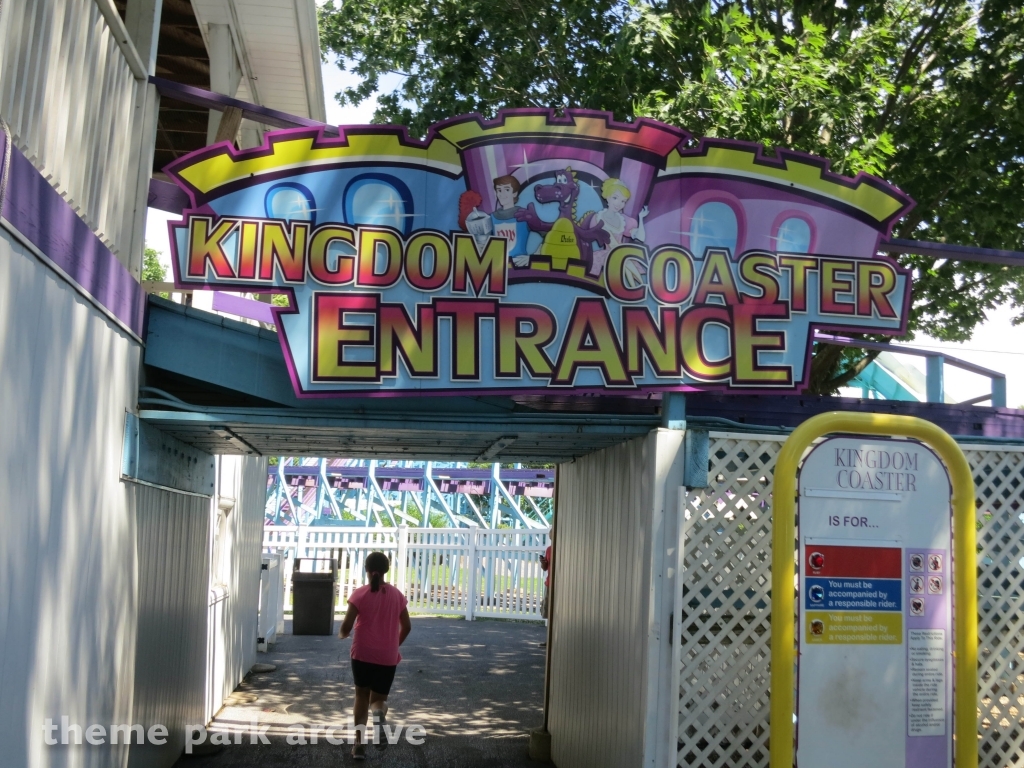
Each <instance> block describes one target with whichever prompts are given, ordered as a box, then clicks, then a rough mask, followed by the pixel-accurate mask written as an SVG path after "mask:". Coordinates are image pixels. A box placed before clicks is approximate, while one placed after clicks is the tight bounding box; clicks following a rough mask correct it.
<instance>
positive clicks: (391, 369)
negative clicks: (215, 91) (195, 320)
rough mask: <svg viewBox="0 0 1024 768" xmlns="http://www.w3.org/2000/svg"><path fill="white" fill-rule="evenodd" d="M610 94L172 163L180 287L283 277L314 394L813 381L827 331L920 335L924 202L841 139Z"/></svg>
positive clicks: (737, 387) (305, 379)
mask: <svg viewBox="0 0 1024 768" xmlns="http://www.w3.org/2000/svg"><path fill="white" fill-rule="evenodd" d="M690 138H691V137H690V135H689V134H688V133H687V132H685V131H682V130H680V129H677V128H673V127H671V126H668V125H665V124H662V123H658V122H655V121H652V120H646V119H641V120H636V121H635V122H632V123H628V124H627V123H616V122H614V121H613V120H612V119H611V117H610V115H608V114H606V113H598V112H590V111H586V110H569V111H568V113H567V114H566V115H565V116H556V115H555V114H554V113H552V112H549V111H547V110H509V111H506V112H503V113H501V114H500V115H499V117H498V118H497V119H495V120H491V121H486V120H483V119H482V118H480V117H479V116H475V115H468V116H463V117H458V118H455V119H452V120H448V121H446V122H443V123H439V124H437V125H435V126H433V127H432V128H431V130H430V131H429V133H428V134H427V137H426V139H424V140H422V141H421V140H416V139H411V138H410V137H409V136H408V135H407V133H406V132H405V130H404V129H402V128H396V127H393V126H363V127H349V128H345V129H343V130H342V132H341V135H340V136H339V137H337V138H335V137H327V136H324V135H323V133H322V132H321V131H319V130H317V129H307V128H303V129H296V130H286V131H278V132H276V133H271V134H268V136H267V139H266V143H265V144H264V145H263V146H262V147H259V148H257V149H252V150H244V151H238V150H236V149H234V147H233V146H230V145H229V144H227V143H222V144H218V145H214V146H211V147H206V148H205V149H202V150H199V151H198V152H194V153H192V154H190V155H187V156H185V157H183V158H180V159H179V160H177V161H175V162H174V163H172V164H171V165H170V166H168V168H167V169H166V170H167V173H168V174H169V175H170V176H171V178H173V179H174V180H175V181H176V182H177V183H178V184H179V185H180V186H181V187H182V188H183V189H184V190H185V191H186V192H187V193H188V195H189V196H190V199H191V202H192V207H191V208H189V209H188V210H187V211H185V214H184V219H183V220H182V221H181V222H172V223H171V224H170V234H171V238H170V239H171V250H172V256H173V259H172V261H173V264H174V274H175V282H176V283H177V285H178V286H180V287H182V288H217V289H220V290H233V291H244V292H254V293H279V294H283V295H284V296H285V297H287V306H285V307H275V308H274V319H275V322H276V325H277V328H278V330H279V336H280V339H281V343H282V345H283V348H284V353H285V359H286V362H287V364H288V367H289V371H290V374H291V377H292V381H293V384H294V387H295V390H296V392H297V394H299V395H300V396H308V397H330V396H338V395H344V394H358V393H373V394H381V393H384V394H399V393H403V392H410V391H415V392H420V393H459V392H465V391H467V390H472V391H474V392H476V393H480V392H494V393H499V392H504V393H515V392H520V393H521V392H527V391H533V392H538V391H539V392H544V391H553V390H555V391H565V390H577V391H581V390H587V391H594V392H601V391H610V390H614V391H618V392H622V391H654V390H684V391H685V390H692V389H719V390H723V389H724V390H732V391H741V392H758V391H765V390H789V391H794V390H800V389H802V388H804V387H805V386H806V384H807V376H808V364H809V360H810V350H811V345H812V338H813V331H814V329H816V328H820V329H830V330H839V331H846V332H857V331H860V332H871V333H885V334H901V333H903V332H904V330H905V328H906V322H907V312H908V308H909V306H910V275H909V272H908V271H906V270H904V269H901V268H900V267H899V266H897V265H896V264H895V262H893V261H891V260H889V259H887V258H883V257H880V256H878V255H877V249H878V246H879V244H880V242H881V240H882V239H883V238H886V237H888V236H889V233H890V230H891V228H892V225H893V224H894V223H895V222H896V221H897V220H898V219H899V218H900V216H902V215H903V214H904V213H905V212H906V211H908V210H909V209H910V207H911V206H912V205H913V203H912V202H911V200H910V199H909V198H908V197H907V196H906V195H904V194H903V193H902V192H900V191H899V190H897V189H895V188H894V187H892V186H890V185H888V184H886V183H885V182H883V181H881V180H880V179H877V178H874V177H872V176H868V175H864V174H860V175H858V176H857V177H855V178H846V177H843V176H840V175H837V174H834V173H832V172H830V171H829V170H828V163H827V161H825V160H822V159H820V158H815V157H812V156H809V155H804V154H801V153H796V152H789V151H784V150H779V151H777V153H776V154H775V155H774V156H769V155H767V154H766V153H765V151H764V149H763V147H761V146H760V145H757V144H749V143H743V142H735V141H725V140H717V139H716V140H713V139H704V140H702V141H700V142H699V143H695V144H691V142H690Z"/></svg>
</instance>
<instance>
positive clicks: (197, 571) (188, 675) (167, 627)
mask: <svg viewBox="0 0 1024 768" xmlns="http://www.w3.org/2000/svg"><path fill="white" fill-rule="evenodd" d="M128 486H129V500H130V501H129V503H130V504H131V506H132V507H133V508H134V510H135V515H136V521H137V526H138V574H139V575H138V612H139V618H138V641H137V644H136V650H135V659H134V661H135V696H134V707H133V713H132V722H135V723H140V724H142V726H143V727H144V728H147V729H148V728H149V727H150V726H152V725H154V724H157V723H159V724H161V725H164V726H165V727H166V728H167V730H168V739H167V744H165V745H157V744H148V743H147V744H144V745H141V746H140V745H133V746H132V748H131V754H130V756H129V761H128V765H129V766H130V768H164V767H165V766H171V765H173V764H174V762H175V761H176V760H177V759H178V757H179V755H180V754H181V752H182V750H183V749H184V746H185V732H186V731H185V729H186V726H189V725H203V724H204V720H203V685H204V681H205V657H206V654H205V650H206V631H207V627H206V606H205V602H206V592H207V585H208V579H209V559H208V556H207V551H208V542H209V538H208V536H209V509H210V497H209V496H199V495H196V494H188V493H180V492H174V491H168V490H161V489H157V488H153V487H150V486H146V485H141V484H137V483H129V484H128Z"/></svg>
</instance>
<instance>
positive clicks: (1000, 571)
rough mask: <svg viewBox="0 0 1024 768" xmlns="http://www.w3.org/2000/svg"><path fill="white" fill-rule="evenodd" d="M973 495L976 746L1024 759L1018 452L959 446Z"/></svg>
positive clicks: (1023, 490)
mask: <svg viewBox="0 0 1024 768" xmlns="http://www.w3.org/2000/svg"><path fill="white" fill-rule="evenodd" d="M964 453H965V454H966V455H967V460H968V461H969V462H970V463H971V469H973V470H974V485H975V488H976V489H977V497H978V635H979V643H978V667H979V669H978V736H979V740H978V749H979V757H980V760H979V764H980V765H981V766H982V768H1017V766H1020V765H1022V764H1024V670H1022V667H1024V611H1022V605H1021V603H1022V600H1024V567H1022V565H1021V561H1022V559H1024V558H1022V556H1024V522H1022V518H1024V449H1022V448H1017V447H1014V448H1007V447H1003V446H999V447H988V446H985V447H974V446H964Z"/></svg>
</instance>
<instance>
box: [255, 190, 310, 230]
mask: <svg viewBox="0 0 1024 768" xmlns="http://www.w3.org/2000/svg"><path fill="white" fill-rule="evenodd" d="M263 206H264V208H266V211H267V216H268V218H271V219H284V220H285V221H288V222H292V221H308V222H310V223H311V224H316V200H314V199H313V193H312V192H310V191H309V190H308V189H306V188H305V187H304V186H302V185H301V184H296V183H295V182H291V181H288V182H284V183H282V184H275V185H274V186H272V187H271V188H270V189H268V190H267V196H266V197H265V198H264V200H263Z"/></svg>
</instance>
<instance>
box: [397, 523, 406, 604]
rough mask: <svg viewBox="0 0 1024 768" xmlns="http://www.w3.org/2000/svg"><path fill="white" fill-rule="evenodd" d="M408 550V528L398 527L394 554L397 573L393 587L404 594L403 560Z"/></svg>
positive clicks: (404, 574) (404, 571)
mask: <svg viewBox="0 0 1024 768" xmlns="http://www.w3.org/2000/svg"><path fill="white" fill-rule="evenodd" d="M408 548H409V526H407V525H400V526H398V552H396V553H395V567H396V568H397V569H398V572H397V573H396V574H395V586H396V587H398V591H399V592H401V593H402V594H405V582H406V567H405V558H406V552H407V550H408Z"/></svg>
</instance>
